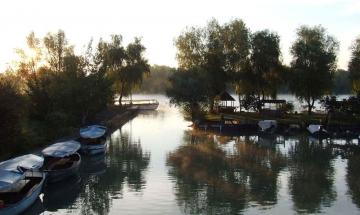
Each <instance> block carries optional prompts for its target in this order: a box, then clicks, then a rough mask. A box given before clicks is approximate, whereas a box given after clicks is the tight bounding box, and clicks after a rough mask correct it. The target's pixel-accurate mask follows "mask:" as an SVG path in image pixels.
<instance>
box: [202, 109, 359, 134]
mask: <svg viewBox="0 0 360 215" xmlns="http://www.w3.org/2000/svg"><path fill="white" fill-rule="evenodd" d="M261 120H276V121H277V124H278V132H280V133H286V132H289V130H290V129H291V128H297V130H298V131H302V132H304V131H306V128H307V126H308V125H310V124H320V125H324V126H325V127H326V128H327V130H328V131H329V132H330V133H336V134H337V135H342V134H346V133H347V134H348V133H349V132H351V133H352V134H356V135H358V134H359V132H360V123H359V122H360V121H359V119H358V118H356V117H350V116H335V115H329V116H327V115H326V114H319V113H313V114H312V115H308V114H305V113H300V114H283V115H281V116H275V115H266V114H259V113H254V112H241V113H233V114H214V113H212V114H206V115H205V117H204V120H202V121H201V122H199V123H198V125H197V127H198V128H202V129H209V128H210V129H211V128H215V129H219V128H218V127H220V126H221V129H222V131H224V132H227V131H234V130H236V131H238V132H241V131H244V132H257V131H258V130H259V128H258V122H259V121H261Z"/></svg>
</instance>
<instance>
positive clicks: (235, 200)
mask: <svg viewBox="0 0 360 215" xmlns="http://www.w3.org/2000/svg"><path fill="white" fill-rule="evenodd" d="M216 139H219V138H214V136H212V135H209V134H201V133H200V134H199V133H190V132H186V133H185V137H184V140H185V144H184V145H182V146H180V147H179V148H178V149H177V150H176V151H174V152H172V153H170V154H169V155H168V160H167V161H168V165H169V166H170V167H171V168H170V170H169V174H170V175H172V176H173V177H174V178H175V179H176V196H177V200H178V204H179V205H180V206H181V207H182V208H183V209H184V212H185V213H187V214H200V213H206V214H213V213H215V214H232V213H238V212H241V211H243V210H244V208H246V207H247V206H248V205H249V202H252V203H257V204H259V205H261V206H269V205H273V204H276V202H277V177H278V174H279V172H280V171H281V169H282V168H283V167H285V166H286V158H285V157H284V156H283V155H282V154H281V153H280V152H278V151H277V150H276V149H275V148H274V147H271V148H269V147H266V146H262V145H261V144H258V142H257V141H256V140H251V139H250V138H248V137H246V138H241V137H239V138H235V145H234V150H233V151H232V152H231V153H228V152H227V151H226V150H224V148H223V147H222V146H221V145H220V144H219V143H218V142H216V141H215V140H216Z"/></svg>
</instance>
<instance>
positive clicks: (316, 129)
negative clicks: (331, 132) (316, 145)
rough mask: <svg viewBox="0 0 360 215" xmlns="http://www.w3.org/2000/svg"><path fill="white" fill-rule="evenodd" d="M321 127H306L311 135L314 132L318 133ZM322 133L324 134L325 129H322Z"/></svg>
mask: <svg viewBox="0 0 360 215" xmlns="http://www.w3.org/2000/svg"><path fill="white" fill-rule="evenodd" d="M321 127H322V125H309V126H308V127H307V130H308V131H309V132H310V133H311V134H314V133H316V132H319V131H320V130H321ZM322 131H324V132H326V130H325V129H322Z"/></svg>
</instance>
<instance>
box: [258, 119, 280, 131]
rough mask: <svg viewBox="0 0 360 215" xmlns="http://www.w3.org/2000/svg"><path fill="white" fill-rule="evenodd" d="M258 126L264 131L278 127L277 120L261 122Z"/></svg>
mask: <svg viewBox="0 0 360 215" xmlns="http://www.w3.org/2000/svg"><path fill="white" fill-rule="evenodd" d="M258 126H259V127H260V128H261V130H262V131H266V130H267V129H269V128H271V127H273V126H275V127H276V126H277V122H276V120H261V121H259V123H258Z"/></svg>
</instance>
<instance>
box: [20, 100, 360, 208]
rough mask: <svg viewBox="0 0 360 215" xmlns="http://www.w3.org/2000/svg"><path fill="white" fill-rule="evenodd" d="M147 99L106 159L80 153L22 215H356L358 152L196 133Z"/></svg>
mask: <svg viewBox="0 0 360 215" xmlns="http://www.w3.org/2000/svg"><path fill="white" fill-rule="evenodd" d="M134 97H135V98H140V96H134ZM143 98H144V97H143ZM146 98H155V99H158V100H159V101H160V106H159V110H157V111H154V112H147V113H142V114H140V115H139V116H137V117H136V118H134V119H133V120H131V121H130V122H128V123H127V124H125V125H124V126H123V127H122V128H119V129H118V130H116V131H114V132H113V133H112V134H111V135H110V136H109V138H108V141H109V142H108V143H109V148H108V153H107V154H106V155H105V156H95V157H83V162H82V166H81V170H80V173H79V175H78V176H77V177H74V178H72V179H70V180H68V181H66V182H62V183H59V184H56V185H52V186H48V187H46V188H45V190H44V194H42V195H41V201H40V200H39V201H37V203H36V204H35V205H34V207H32V208H31V209H30V210H29V211H27V213H25V214H139V215H140V214H297V213H304V214H310V213H311V214H313V213H323V214H360V171H359V170H360V155H356V154H352V153H342V152H341V151H336V150H333V149H331V148H330V147H328V144H327V142H326V141H322V142H319V141H318V140H315V139H313V138H309V137H308V136H297V137H283V136H240V137H231V136H221V135H216V134H211V133H203V132H196V131H192V130H191V128H190V127H188V125H190V124H191V123H190V122H186V121H184V119H183V117H182V115H181V113H180V112H179V111H178V109H177V108H175V107H169V104H168V99H166V98H165V97H164V96H160V95H151V96H146ZM328 141H330V140H328ZM331 141H337V142H342V143H344V144H345V142H346V141H345V140H331Z"/></svg>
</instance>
